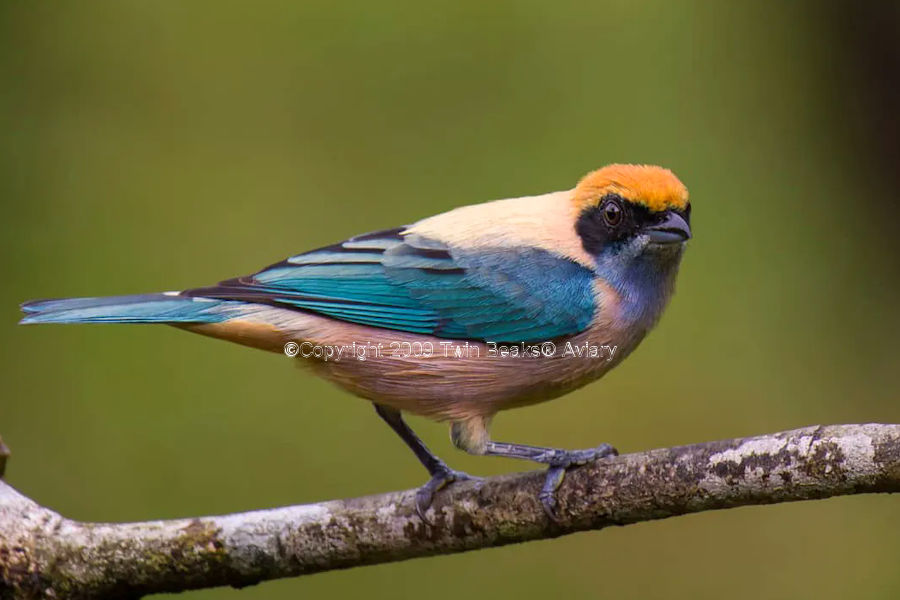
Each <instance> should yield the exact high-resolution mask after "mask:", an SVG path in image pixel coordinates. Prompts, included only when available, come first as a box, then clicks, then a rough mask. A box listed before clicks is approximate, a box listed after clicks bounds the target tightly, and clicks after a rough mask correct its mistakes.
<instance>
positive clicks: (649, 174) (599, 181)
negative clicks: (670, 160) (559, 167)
mask: <svg viewBox="0 0 900 600" xmlns="http://www.w3.org/2000/svg"><path fill="white" fill-rule="evenodd" d="M572 199H573V202H574V203H575V212H576V221H575V230H576V232H577V233H578V236H579V237H580V239H581V244H582V246H583V247H584V249H585V251H586V252H587V253H588V254H590V255H591V256H592V257H594V259H595V260H596V261H597V262H598V265H601V264H606V265H607V266H612V263H614V264H615V265H618V266H619V267H620V268H622V267H627V266H629V265H631V264H632V263H635V262H640V263H642V264H645V265H646V266H652V265H655V266H656V267H658V268H660V269H665V268H667V267H669V266H673V267H674V266H677V264H678V260H679V258H680V257H681V253H682V251H683V249H684V245H685V242H686V241H687V240H688V239H690V237H691V226H690V223H691V205H690V203H689V202H688V192H687V188H686V187H684V184H683V183H681V181H679V180H678V178H677V177H675V175H674V174H673V173H672V172H671V171H669V170H668V169H663V168H661V167H654V166H650V165H609V166H606V167H603V168H602V169H598V170H597V171H594V172H592V173H589V174H587V175H586V176H585V177H584V178H583V179H582V180H581V181H580V182H579V183H578V185H577V186H576V187H575V190H574V193H573V196H572Z"/></svg>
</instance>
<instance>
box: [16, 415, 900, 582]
mask: <svg viewBox="0 0 900 600" xmlns="http://www.w3.org/2000/svg"><path fill="white" fill-rule="evenodd" d="M542 480H543V473H542V472H530V473H521V474H515V475H505V476H501V477H492V478H490V479H486V480H483V481H481V482H461V483H459V484H455V485H453V486H451V487H450V488H449V489H447V490H446V491H444V492H442V493H440V494H438V496H437V498H436V500H435V504H434V507H433V514H432V518H433V521H434V524H433V526H430V525H427V524H425V523H423V522H422V521H421V520H420V519H418V518H417V517H416V515H415V510H414V508H413V492H412V491H404V492H393V493H388V494H381V495H378V496H369V497H364V498H355V499H350V500H335V501H331V502H322V503H319V504H310V505H306V506H291V507H285V508H275V509H269V510H261V511H256V512H249V513H238V514H232V515H225V516H214V517H200V518H195V519H177V520H171V521H151V522H145V523H118V524H112V523H109V524H106V523H81V522H77V521H72V520H69V519H66V518H64V517H62V516H60V515H59V514H57V513H55V512H53V511H51V510H49V509H47V508H44V507H42V506H40V505H38V504H36V503H35V502H33V501H32V500H30V499H28V498H26V497H25V496H23V495H21V494H19V493H18V492H17V491H16V490H14V489H13V488H11V487H10V486H9V485H7V484H5V483H3V482H0V598H13V597H15V598H20V597H21V598H100V597H109V596H113V597H139V596H141V595H143V594H148V593H153V592H171V591H179V590H186V589H193V588H202V587H211V586H220V585H232V586H245V585H250V584H253V583H257V582H260V581H264V580H267V579H275V578H279V577H291V576H297V575H306V574H310V573H316V572H320V571H327V570H331V569H343V568H348V567H354V566H358V565H371V564H378V563H386V562H391V561H399V560H405V559H409V558H415V557H420V556H431V555H435V554H449V553H453V552H463V551H465V550H474V549H478V548H487V547H491V546H501V545H504V544H512V543H517V542H524V541H528V540H535V539H543V538H552V537H557V536H561V535H565V534H569V533H573V532H576V531H583V530H588V529H602V528H604V527H607V526H609V525H627V524H629V523H637V522H639V521H648V520H652V519H663V518H666V517H671V516H676V515H682V514H686V513H694V512H701V511H705V510H715V509H721V508H731V507H734V506H743V505H749V504H771V503H775V502H789V501H793V500H809V499H814V498H826V497H830V496H840V495H844V494H861V493H871V492H897V491H900V425H879V424H870V425H834V426H829V427H808V428H804V429H797V430H794V431H787V432H783V433H775V434H770V435H763V436H759V437H752V438H743V439H735V440H726V441H720V442H710V443H705V444H696V445H691V446H682V447H678V448H666V449H660V450H651V451H649V452H640V453H635V454H628V455H624V456H619V457H617V458H615V459H612V460H603V461H598V462H596V463H592V464H588V465H585V466H584V467H581V468H577V469H574V470H572V471H571V472H570V473H569V475H568V476H567V477H566V479H565V482H564V483H563V485H562V487H561V489H560V492H559V500H560V504H559V514H560V517H561V523H560V524H559V525H557V524H553V523H551V522H549V521H548V520H547V518H546V517H545V516H544V512H543V510H542V509H541V506H540V503H539V502H538V501H537V492H538V489H539V488H540V485H541V482H542Z"/></svg>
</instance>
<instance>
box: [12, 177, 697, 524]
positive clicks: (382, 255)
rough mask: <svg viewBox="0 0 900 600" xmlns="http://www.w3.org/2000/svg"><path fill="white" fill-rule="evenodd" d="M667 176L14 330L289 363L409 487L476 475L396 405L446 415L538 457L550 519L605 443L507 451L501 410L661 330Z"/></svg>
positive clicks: (602, 185) (97, 302)
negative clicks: (369, 412)
mask: <svg viewBox="0 0 900 600" xmlns="http://www.w3.org/2000/svg"><path fill="white" fill-rule="evenodd" d="M690 217H691V205H690V201H689V198H688V191H687V188H686V187H685V186H684V184H683V183H682V182H681V181H680V180H679V179H678V177H677V176H676V175H675V174H674V173H672V172H671V171H670V170H668V169H665V168H662V167H658V166H652V165H643V164H610V165H607V166H605V167H602V168H600V169H597V170H595V171H592V172H590V173H588V174H587V175H585V176H584V177H583V178H581V179H580V180H579V181H578V183H577V184H576V185H575V187H573V188H571V189H568V190H564V191H558V192H551V193H546V194H541V195H536V196H525V197H517V198H508V199H503V200H494V201H491V202H485V203H481V204H472V205H468V206H461V207H458V208H455V209H453V210H450V211H448V212H444V213H441V214H438V215H435V216H431V217H427V218H424V219H422V220H419V221H416V222H414V223H412V224H411V225H407V226H403V227H398V228H394V229H387V230H381V231H375V232H373V233H366V234H363V235H357V236H355V237H351V238H349V239H347V240H345V241H343V242H339V243H336V244H333V245H331V246H326V247H323V248H319V249H316V250H311V251H308V252H303V253H301V254H297V255H294V256H291V257H289V258H287V259H285V260H282V261H281V262H278V263H275V264H272V265H270V266H268V267H266V268H264V269H262V270H260V271H258V272H256V273H254V274H253V275H248V276H243V277H236V278H233V279H228V280H225V281H222V282H220V283H218V284H216V285H211V286H206V287H198V288H193V289H187V290H182V291H175V292H162V293H150V294H139V295H127V296H112V297H96V298H61V299H48V300H33V301H29V302H25V303H23V304H22V305H21V308H22V311H23V312H24V318H22V320H21V323H23V324H33V323H143V324H146V323H158V324H167V325H172V326H175V327H177V328H180V329H184V330H187V331H190V332H194V333H198V334H202V335H206V336H210V337H213V338H219V339H224V340H228V341H231V342H236V343H239V344H243V345H246V346H250V347H255V348H259V349H263V350H268V351H272V352H278V353H284V354H287V355H289V356H293V357H295V358H296V359H297V361H298V362H300V363H301V364H302V365H303V366H304V367H305V368H307V369H308V370H311V371H312V372H313V373H314V374H316V375H319V376H321V377H324V378H325V379H327V380H330V381H331V382H333V383H336V384H337V385H338V386H339V387H342V388H344V389H345V390H347V391H349V392H351V393H352V394H354V395H356V396H359V397H361V398H363V399H365V400H368V401H370V402H371V403H372V404H374V407H375V411H376V412H377V414H378V415H379V416H380V417H381V419H383V420H384V421H385V422H386V423H387V425H389V426H390V428H391V429H392V430H393V431H394V432H395V433H396V434H397V435H398V436H399V437H400V438H401V439H402V440H403V442H405V444H406V445H407V446H408V447H409V448H410V449H411V450H412V452H413V453H414V454H415V456H416V457H417V458H418V460H419V461H420V462H421V463H422V465H423V466H424V467H425V468H426V469H427V471H428V473H429V480H428V482H427V483H426V484H424V485H423V486H421V487H419V488H418V489H417V491H416V493H415V497H414V501H415V506H414V508H415V510H416V512H417V513H418V515H419V516H420V517H421V518H422V519H423V520H425V521H426V522H429V523H430V522H431V521H430V520H429V519H428V517H427V512H428V510H429V509H430V508H431V507H432V503H433V500H434V497H435V495H436V494H437V493H438V492H439V491H440V490H441V489H443V488H444V487H445V486H447V485H449V484H452V483H453V482H455V481H461V480H466V479H476V478H473V477H470V476H469V475H468V474H466V473H464V472H462V471H457V470H454V469H451V468H450V467H449V466H448V465H447V463H445V462H444V461H443V460H442V459H440V458H439V457H438V456H437V455H435V454H434V453H433V452H432V451H431V450H430V449H429V448H428V447H427V446H426V445H425V444H424V442H423V441H422V440H421V439H420V438H419V437H418V436H417V435H416V433H415V432H414V431H413V430H412V429H411V428H410V427H409V425H408V424H407V423H406V421H405V420H404V418H403V414H404V413H409V414H414V415H420V416H424V417H427V418H430V419H434V420H437V421H443V422H447V423H449V428H450V438H451V440H452V443H453V445H454V446H456V447H457V448H459V449H461V450H464V451H466V452H468V453H471V454H475V455H486V456H501V457H509V458H516V459H523V460H527V461H532V462H535V463H540V464H544V465H547V471H546V476H545V479H544V483H543V486H542V487H541V490H540V492H539V494H538V500H539V502H540V504H541V506H542V507H543V510H544V511H545V512H546V514H547V516H548V517H549V518H550V519H552V520H554V521H557V520H558V519H559V515H558V513H557V508H558V500H557V498H556V494H557V490H558V488H559V487H560V485H561V483H562V482H563V480H564V477H565V474H566V472H567V470H569V469H570V468H573V467H575V466H578V465H582V464H585V463H586V462H589V461H593V460H599V459H603V458H607V457H612V456H615V455H617V454H618V453H617V451H616V450H615V448H614V447H613V446H612V445H610V444H608V443H603V444H600V445H598V446H596V447H594V448H588V449H581V450H566V449H561V448H552V447H542V446H531V445H526V444H517V443H504V442H498V441H494V440H492V439H491V436H490V433H489V427H490V424H491V421H492V419H493V418H494V416H495V415H496V414H497V413H498V412H500V411H502V410H507V409H511V408H517V407H522V406H527V405H531V404H535V403H538V402H544V401H547V400H551V399H554V398H558V397H560V396H562V395H564V394H566V393H568V392H571V391H573V390H575V389H578V388H580V387H582V386H584V385H586V384H588V383H590V382H592V381H595V380H597V379H598V378H600V377H601V376H603V375H604V374H605V373H607V372H608V371H609V370H610V369H612V368H614V367H615V366H616V365H618V364H619V363H620V362H622V360H624V359H625V358H626V357H627V356H628V355H629V354H630V353H631V352H632V351H633V350H634V349H635V348H636V347H637V346H638V344H640V342H641V341H642V340H643V339H644V337H645V336H646V334H647V333H648V332H649V331H650V330H651V329H652V328H653V327H654V326H655V325H656V323H657V322H658V320H659V319H660V316H661V314H662V312H663V310H664V309H665V307H666V305H667V304H668V302H669V300H670V298H671V296H672V294H673V292H674V286H675V279H676V276H677V273H678V270H679V265H680V263H681V259H682V256H683V253H684V250H685V248H686V245H687V241H688V240H689V239H690V238H691V228H690Z"/></svg>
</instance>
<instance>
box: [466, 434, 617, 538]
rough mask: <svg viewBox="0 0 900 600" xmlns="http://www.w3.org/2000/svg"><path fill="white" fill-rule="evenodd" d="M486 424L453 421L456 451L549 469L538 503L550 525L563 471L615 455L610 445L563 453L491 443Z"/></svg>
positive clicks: (554, 513) (558, 450) (614, 450)
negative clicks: (508, 459) (524, 462)
mask: <svg viewBox="0 0 900 600" xmlns="http://www.w3.org/2000/svg"><path fill="white" fill-rule="evenodd" d="M489 423H490V420H489V419H485V418H474V419H467V420H465V421H456V422H454V423H453V425H452V426H451V429H450V438H451V439H452V440H453V443H454V444H455V445H456V447H457V448H460V449H462V450H465V451H466V452H469V453H471V454H480V455H484V456H503V457H506V458H518V459H523V460H530V461H533V462H537V463H542V464H545V465H548V468H547V477H546V478H545V479H544V485H543V487H541V491H540V493H539V494H538V499H539V500H540V501H541V506H543V507H544V512H545V513H547V516H548V517H550V519H552V520H553V521H558V520H559V518H558V517H557V515H556V490H558V489H559V486H560V485H561V484H562V482H563V479H564V478H565V476H566V469H568V468H569V467H574V466H577V465H583V464H585V463H588V462H590V461H592V460H597V459H600V458H606V457H607V456H616V455H618V452H617V451H616V449H615V448H613V447H612V446H610V445H609V444H600V445H599V446H597V447H596V448H587V449H584V450H562V449H560V448H544V447H542V446H528V445H526V444H508V443H504V442H494V441H491V439H490V436H489V434H488V430H487V427H488V424H489Z"/></svg>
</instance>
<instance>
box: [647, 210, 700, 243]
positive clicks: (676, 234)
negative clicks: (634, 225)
mask: <svg viewBox="0 0 900 600" xmlns="http://www.w3.org/2000/svg"><path fill="white" fill-rule="evenodd" d="M644 231H645V232H646V233H647V235H648V236H650V242H651V243H654V244H679V243H681V242H686V241H687V240H689V239H691V226H690V225H688V224H687V221H685V220H684V217H682V216H681V215H679V214H678V213H676V212H671V211H670V212H667V213H666V214H665V218H664V219H663V220H662V221H660V222H659V223H654V224H653V225H650V226H649V227H646V228H645V229H644Z"/></svg>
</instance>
